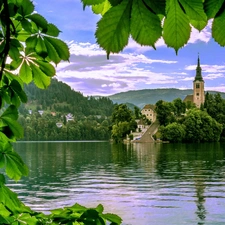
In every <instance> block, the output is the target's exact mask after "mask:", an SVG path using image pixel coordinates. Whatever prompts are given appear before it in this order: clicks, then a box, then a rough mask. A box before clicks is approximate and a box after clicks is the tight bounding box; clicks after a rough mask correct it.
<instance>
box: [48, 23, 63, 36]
mask: <svg viewBox="0 0 225 225" xmlns="http://www.w3.org/2000/svg"><path fill="white" fill-rule="evenodd" d="M60 32H61V31H60V30H59V29H58V27H57V26H55V25H54V24H52V23H49V24H48V27H47V32H46V34H48V35H50V36H53V37H58V36H59V33H60Z"/></svg>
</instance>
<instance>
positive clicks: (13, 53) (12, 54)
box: [9, 45, 20, 60]
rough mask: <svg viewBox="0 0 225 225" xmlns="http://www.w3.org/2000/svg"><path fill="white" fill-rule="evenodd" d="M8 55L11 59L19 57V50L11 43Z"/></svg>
mask: <svg viewBox="0 0 225 225" xmlns="http://www.w3.org/2000/svg"><path fill="white" fill-rule="evenodd" d="M9 56H10V58H11V59H13V60H17V59H18V58H19V57H20V52H19V50H18V48H16V47H15V46H13V45H11V46H10V49H9Z"/></svg>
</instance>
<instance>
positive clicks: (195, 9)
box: [179, 0, 207, 30]
mask: <svg viewBox="0 0 225 225" xmlns="http://www.w3.org/2000/svg"><path fill="white" fill-rule="evenodd" d="M179 2H180V3H181V5H182V7H183V8H184V10H185V12H186V15H187V16H188V17H189V19H190V20H194V21H195V20H196V21H199V22H200V21H202V23H201V24H203V22H204V24H205V26H206V25H207V16H206V14H205V12H204V9H203V2H202V0H179ZM192 25H193V26H194V27H195V28H196V29H198V28H201V29H199V30H202V29H203V28H204V27H202V26H199V25H200V24H198V25H197V26H195V25H196V23H193V24H192Z"/></svg>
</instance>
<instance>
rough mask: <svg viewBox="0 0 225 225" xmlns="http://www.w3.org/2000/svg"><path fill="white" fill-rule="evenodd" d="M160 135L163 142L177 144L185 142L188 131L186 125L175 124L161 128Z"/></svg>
mask: <svg viewBox="0 0 225 225" xmlns="http://www.w3.org/2000/svg"><path fill="white" fill-rule="evenodd" d="M160 133H161V138H162V140H164V141H169V142H175V143H177V142H182V141H183V139H184V137H185V134H186V131H185V126H184V125H182V124H179V123H176V122H174V123H170V124H168V125H167V126H166V127H161V129H160Z"/></svg>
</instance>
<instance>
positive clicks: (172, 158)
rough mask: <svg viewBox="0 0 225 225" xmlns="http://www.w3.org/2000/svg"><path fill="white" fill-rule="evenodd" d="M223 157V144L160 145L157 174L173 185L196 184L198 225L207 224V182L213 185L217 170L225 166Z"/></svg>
mask: <svg viewBox="0 0 225 225" xmlns="http://www.w3.org/2000/svg"><path fill="white" fill-rule="evenodd" d="M224 154H225V153H224V151H223V149H222V147H221V146H220V143H210V144H209V143H208V144H199V145H198V144H168V145H161V149H160V151H159V154H158V158H157V164H156V168H157V173H158V174H159V176H161V177H163V178H165V179H171V180H172V181H174V180H178V181H180V182H185V181H187V180H189V181H190V180H192V181H194V183H195V189H196V206H197V209H196V215H197V216H198V218H199V220H200V221H199V222H198V225H203V224H204V221H205V218H206V214H207V211H206V209H205V188H206V184H205V182H206V179H207V182H210V178H211V179H212V180H213V178H214V176H215V174H214V172H213V171H215V167H223V166H224V163H222V164H221V163H219V162H221V158H224ZM187 168H188V170H187ZM213 168H214V170H213Z"/></svg>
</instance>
